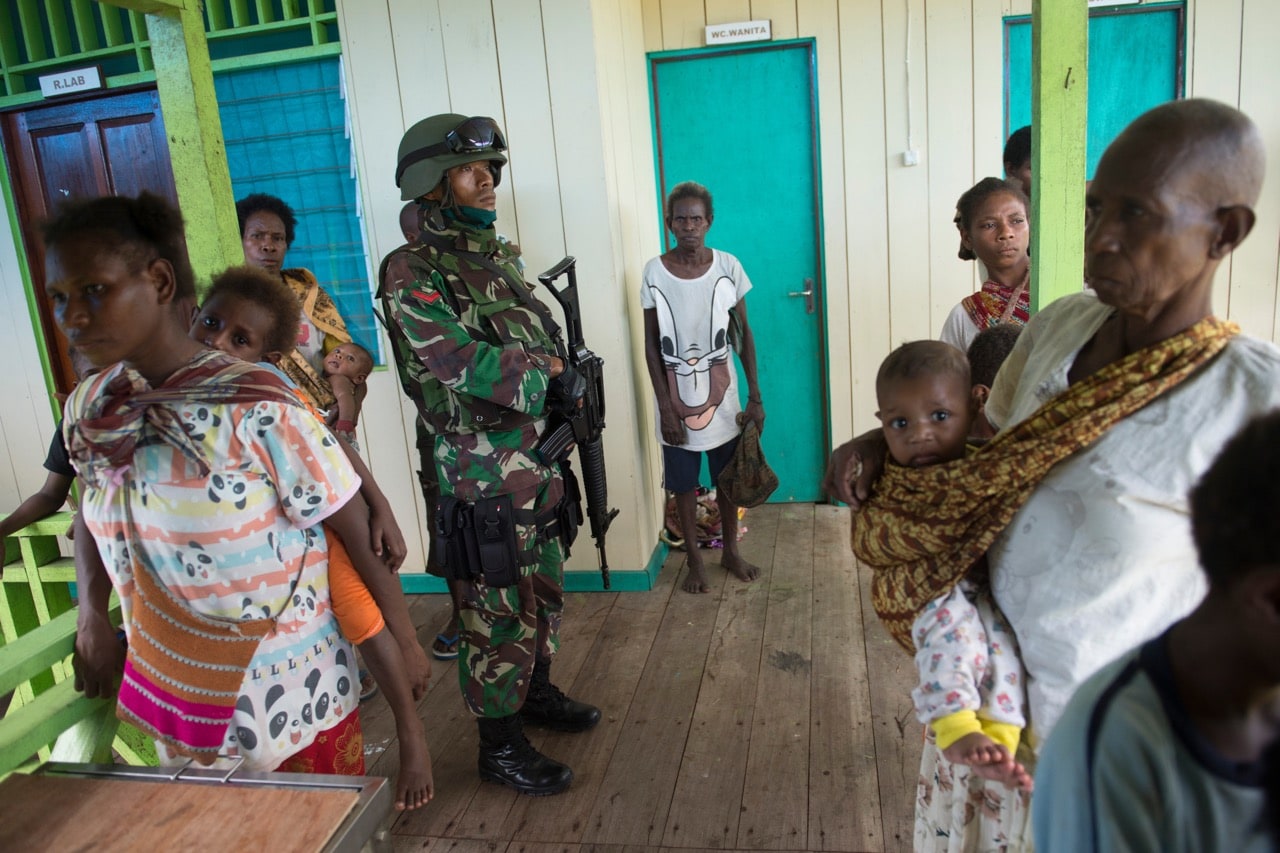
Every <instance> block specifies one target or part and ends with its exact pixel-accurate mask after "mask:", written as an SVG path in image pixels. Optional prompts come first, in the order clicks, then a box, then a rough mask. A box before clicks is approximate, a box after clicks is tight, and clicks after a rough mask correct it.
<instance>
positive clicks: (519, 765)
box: [476, 714, 573, 797]
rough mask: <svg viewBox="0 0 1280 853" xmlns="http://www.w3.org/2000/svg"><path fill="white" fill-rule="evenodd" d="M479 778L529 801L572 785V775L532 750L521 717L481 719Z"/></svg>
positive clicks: (557, 763) (567, 770)
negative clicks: (520, 795) (522, 795)
mask: <svg viewBox="0 0 1280 853" xmlns="http://www.w3.org/2000/svg"><path fill="white" fill-rule="evenodd" d="M476 722H478V723H479V724H480V778H481V779H484V780H486V781H488V782H499V783H501V784H503V785H507V786H508V787H511V788H515V789H516V790H517V791H519V792H520V793H522V794H528V795H529V796H531V797H545V796H548V795H550V794H558V793H560V792H561V791H563V790H564V789H565V788H568V787H569V783H570V782H572V781H573V771H572V770H570V769H569V768H568V767H566V766H564V765H563V764H561V763H560V762H559V761H555V760H553V759H550V758H547V757H546V756H545V755H543V754H542V753H540V752H538V750H536V749H534V748H533V744H531V743H529V740H528V738H526V737H525V736H524V731H523V729H522V728H521V726H520V717H519V716H518V715H516V714H512V715H511V716H509V717H481V718H479V719H478V720H477V721H476Z"/></svg>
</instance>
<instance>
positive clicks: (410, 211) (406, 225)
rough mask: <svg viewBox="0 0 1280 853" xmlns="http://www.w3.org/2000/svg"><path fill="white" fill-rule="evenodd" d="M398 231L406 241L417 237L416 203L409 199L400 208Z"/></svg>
mask: <svg viewBox="0 0 1280 853" xmlns="http://www.w3.org/2000/svg"><path fill="white" fill-rule="evenodd" d="M400 231H401V233H403V234H404V240H405V242H406V243H412V242H414V241H415V240H417V239H418V203H417V202H416V201H411V202H409V203H408V204H406V205H405V206H404V207H402V208H400Z"/></svg>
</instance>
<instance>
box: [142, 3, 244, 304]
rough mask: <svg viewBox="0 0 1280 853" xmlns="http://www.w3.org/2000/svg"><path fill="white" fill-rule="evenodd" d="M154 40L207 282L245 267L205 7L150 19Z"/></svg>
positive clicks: (176, 162)
mask: <svg viewBox="0 0 1280 853" xmlns="http://www.w3.org/2000/svg"><path fill="white" fill-rule="evenodd" d="M121 5H129V4H128V3H121ZM147 35H148V37H149V39H150V41H151V55H152V58H153V59H154V61H155V70H156V88H157V89H158V90H159V93H160V109H161V111H162V112H163V113H164V126H165V133H166V134H167V135H168V137H169V158H170V160H171V161H172V162H173V178H174V183H175V184H176V185H177V188H178V203H179V204H180V205H181V207H182V215H183V218H185V219H186V221H187V250H188V252H189V253H190V255H191V265H192V266H193V267H194V268H195V272H196V279H197V280H198V281H207V280H208V278H209V276H210V274H212V273H213V272H215V271H217V270H220V269H222V268H224V267H227V266H230V265H231V264H242V263H244V248H243V247H242V245H241V242H240V226H239V223H238V222H237V221H236V210H235V197H234V196H233V195H232V192H231V173H230V172H229V171H228V170H227V154H226V150H225V148H224V147H223V140H222V120H221V119H220V118H219V116H218V99H217V96H216V95H215V93H214V88H213V70H212V68H211V67H210V65H209V45H208V42H207V41H206V40H205V34H204V19H203V18H202V17H201V14H200V7H199V4H198V3H195V2H188V3H185V4H183V6H182V8H181V9H165V10H162V11H157V12H155V13H148V14H147Z"/></svg>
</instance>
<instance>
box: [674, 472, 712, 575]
mask: <svg viewBox="0 0 1280 853" xmlns="http://www.w3.org/2000/svg"><path fill="white" fill-rule="evenodd" d="M676 517H677V518H679V519H680V534H681V535H682V536H684V554H685V565H686V569H687V571H686V573H685V576H684V583H683V584H681V585H680V588H681V589H683V590H684V591H685V592H711V586H710V585H709V584H708V583H707V572H706V569H705V568H704V567H703V565H702V552H700V551H699V550H698V490H697V489H690V490H689V491H687V492H679V493H677V494H676Z"/></svg>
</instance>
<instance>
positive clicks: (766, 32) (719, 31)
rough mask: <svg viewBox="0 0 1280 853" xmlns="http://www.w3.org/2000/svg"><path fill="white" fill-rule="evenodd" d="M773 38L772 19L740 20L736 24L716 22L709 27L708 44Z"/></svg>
mask: <svg viewBox="0 0 1280 853" xmlns="http://www.w3.org/2000/svg"><path fill="white" fill-rule="evenodd" d="M771 38H773V27H772V25H771V21H769V20H767V19H766V20H763V21H739V22H738V23H736V24H714V25H712V26H710V27H707V44H708V45H713V44H737V43H738V42H744V41H769V40H770V39H771Z"/></svg>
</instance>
